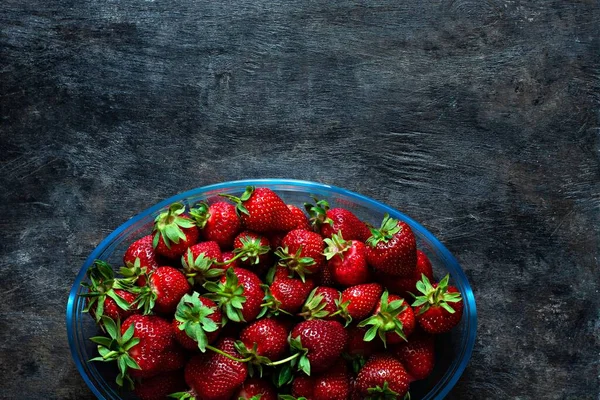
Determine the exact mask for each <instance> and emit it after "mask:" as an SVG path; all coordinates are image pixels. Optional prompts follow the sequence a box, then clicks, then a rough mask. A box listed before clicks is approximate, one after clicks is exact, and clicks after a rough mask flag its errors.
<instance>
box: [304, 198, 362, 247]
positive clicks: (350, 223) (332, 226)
mask: <svg viewBox="0 0 600 400" xmlns="http://www.w3.org/2000/svg"><path fill="white" fill-rule="evenodd" d="M314 200H315V202H316V204H315V205H313V204H309V203H305V204H304V207H305V208H306V211H308V214H309V215H310V222H311V223H312V225H313V226H314V227H315V229H316V231H317V232H320V233H321V235H322V236H323V237H326V238H330V237H331V236H332V235H333V234H334V233H338V232H341V235H342V236H343V237H344V238H345V239H346V240H360V241H361V242H364V241H365V240H367V239H368V238H369V236H371V232H369V228H368V227H367V225H365V223H364V222H362V221H361V220H360V219H359V218H358V217H357V216H356V215H354V214H353V213H352V212H351V211H349V210H346V209H345V208H331V209H330V208H329V203H327V201H325V200H317V199H316V198H315V199H314Z"/></svg>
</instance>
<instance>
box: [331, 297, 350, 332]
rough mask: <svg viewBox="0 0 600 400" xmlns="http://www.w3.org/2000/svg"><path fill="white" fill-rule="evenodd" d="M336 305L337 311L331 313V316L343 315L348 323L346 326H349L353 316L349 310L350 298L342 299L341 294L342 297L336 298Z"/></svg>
mask: <svg viewBox="0 0 600 400" xmlns="http://www.w3.org/2000/svg"><path fill="white" fill-rule="evenodd" d="M335 305H336V307H337V311H336V312H334V313H333V314H331V316H334V315H339V316H340V317H342V318H343V319H344V320H345V321H346V324H345V325H344V326H346V327H347V326H348V325H350V323H351V322H352V316H351V315H350V313H349V312H348V306H349V305H350V300H346V301H342V295H341V294H340V298H339V299H336V300H335Z"/></svg>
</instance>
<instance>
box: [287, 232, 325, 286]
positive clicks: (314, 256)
mask: <svg viewBox="0 0 600 400" xmlns="http://www.w3.org/2000/svg"><path fill="white" fill-rule="evenodd" d="M281 246H282V247H281V248H279V249H278V250H277V251H276V252H275V254H276V255H277V256H278V257H279V265H281V266H284V267H287V268H288V269H289V270H290V271H293V272H294V273H296V274H298V276H300V279H302V280H304V279H305V274H313V273H315V272H317V271H318V270H319V269H320V268H321V267H322V266H323V264H325V256H324V255H323V250H324V248H325V246H324V244H323V238H322V237H321V235H319V234H318V233H315V232H311V231H307V230H305V229H294V230H293V231H290V232H288V234H287V235H285V237H284V238H283V240H282V241H281Z"/></svg>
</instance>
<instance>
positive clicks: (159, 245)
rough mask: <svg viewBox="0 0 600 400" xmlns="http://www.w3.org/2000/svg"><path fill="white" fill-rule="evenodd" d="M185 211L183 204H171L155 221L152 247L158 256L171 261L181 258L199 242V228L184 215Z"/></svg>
mask: <svg viewBox="0 0 600 400" xmlns="http://www.w3.org/2000/svg"><path fill="white" fill-rule="evenodd" d="M184 211H185V206H184V205H183V204H182V203H175V204H171V206H170V207H169V209H168V210H167V211H164V212H162V213H160V214H159V215H158V216H157V217H156V219H155V220H154V231H153V235H154V237H153V239H152V246H153V247H154V251H156V254H159V255H161V256H164V257H167V258H170V259H175V258H179V257H181V256H182V255H183V253H185V251H186V250H187V248H188V247H190V246H191V245H193V244H194V243H196V242H197V241H198V236H199V233H198V228H197V227H196V225H195V224H194V221H192V220H191V219H190V218H189V217H188V216H186V215H184V214H183V213H184Z"/></svg>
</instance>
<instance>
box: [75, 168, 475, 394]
mask: <svg viewBox="0 0 600 400" xmlns="http://www.w3.org/2000/svg"><path fill="white" fill-rule="evenodd" d="M261 185H267V186H276V185H282V186H285V185H293V186H295V187H303V188H306V189H307V191H308V189H321V190H326V191H329V192H332V193H336V194H339V195H342V196H346V197H349V198H353V199H357V200H360V201H361V202H363V203H365V204H367V205H368V206H370V207H373V208H377V209H380V210H381V211H383V212H387V213H389V214H390V215H391V216H393V217H396V218H400V219H402V220H404V221H406V222H407V223H408V224H409V225H410V227H411V228H412V229H413V230H416V231H418V232H419V233H420V234H421V235H422V236H424V237H425V238H427V240H428V241H430V242H431V243H432V244H433V245H435V246H436V248H437V249H438V251H439V252H440V254H441V255H442V256H443V257H444V259H445V261H446V262H447V264H446V266H447V267H448V269H449V272H450V273H451V275H452V276H453V277H454V278H455V279H454V280H455V283H456V285H457V286H458V289H459V290H460V292H461V293H462V295H463V299H464V300H463V301H464V313H465V315H466V318H467V320H466V322H467V326H466V328H465V330H466V334H465V335H464V336H463V340H462V342H461V347H460V349H461V352H460V354H459V357H458V358H457V359H456V360H455V361H454V362H453V363H452V365H451V366H450V368H448V370H447V371H446V374H445V375H444V376H443V378H442V379H441V380H440V381H439V382H438V383H437V384H436V386H435V387H434V388H433V389H432V390H431V391H430V392H429V393H428V395H427V396H426V397H425V398H424V399H423V400H434V399H435V400H441V399H443V398H444V397H445V396H446V395H447V394H448V393H449V392H450V390H451V389H452V388H453V387H454V385H455V384H456V382H457V381H458V379H459V378H460V376H461V375H462V373H463V371H464V370H465V368H466V366H467V364H468V363H469V360H470V358H471V355H472V352H473V347H474V345H475V336H476V333H477V310H476V306H475V297H474V295H473V290H472V289H471V285H470V284H469V281H468V279H467V277H466V275H465V274H464V272H463V270H462V268H461V267H460V265H459V264H458V261H457V260H456V258H454V256H453V255H452V254H451V253H450V251H449V250H448V249H447V248H446V247H445V246H444V245H443V244H442V243H441V242H440V241H439V240H438V239H437V238H436V237H435V236H434V235H433V234H432V233H431V232H429V231H428V230H427V229H425V228H424V227H423V226H422V225H421V224H419V223H418V222H417V221H415V220H413V219H412V218H410V217H409V216H407V215H405V214H403V213H401V212H400V211H397V210H395V209H393V208H391V207H389V206H387V205H385V204H383V203H380V202H378V201H376V200H373V199H371V198H369V197H366V196H364V195H362V194H359V193H355V192H352V191H349V190H346V189H342V188H339V187H336V186H331V185H326V184H323V183H317V182H311V181H303V180H294V179H270V178H263V179H247V180H237V181H228V182H222V183H216V184H212V185H207V186H202V187H199V188H195V189H192V190H188V191H186V192H182V193H179V194H177V195H174V196H172V197H170V198H168V199H165V200H163V201H161V202H159V203H157V204H155V205H154V206H151V207H149V208H147V209H146V210H144V211H142V212H141V213H139V214H137V215H136V216H134V217H132V218H131V219H129V220H128V221H126V222H125V223H123V224H122V225H121V226H119V227H118V228H117V229H115V230H114V231H113V232H112V233H111V234H110V235H108V236H107V237H106V238H105V239H104V240H102V242H100V244H99V245H98V246H97V247H96V248H95V249H94V251H92V253H91V254H90V255H89V257H88V258H87V259H86V261H85V263H84V264H83V266H82V268H81V269H80V271H79V273H78V274H77V277H76V279H75V282H74V283H73V286H72V288H71V290H70V292H69V299H68V301H67V314H66V323H67V336H68V341H69V348H70V349H71V356H72V357H73V360H74V361H75V364H76V367H77V370H78V371H79V373H80V374H81V377H82V378H83V379H84V381H85V383H86V384H87V386H88V387H89V388H90V390H91V391H92V392H93V393H94V395H95V396H96V397H97V398H98V399H105V397H104V395H103V394H102V393H100V391H99V390H98V388H97V387H96V385H95V384H94V382H92V381H91V379H90V377H89V376H88V374H87V372H86V371H85V369H84V366H83V365H82V362H81V360H80V358H79V357H78V354H79V353H78V349H77V344H76V340H75V332H74V324H73V322H74V317H75V315H74V312H75V307H74V305H75V303H76V300H77V293H78V291H79V288H80V285H81V282H82V281H83V280H84V279H85V274H86V271H87V269H88V268H89V266H91V265H92V263H93V262H94V260H95V259H97V258H98V257H99V256H100V255H101V254H102V252H103V251H104V249H106V248H107V247H108V246H109V245H110V244H111V243H112V242H113V241H114V240H115V239H116V238H117V237H119V235H121V234H122V233H123V232H124V231H125V230H127V229H128V228H129V227H130V226H132V225H135V224H136V223H137V222H138V221H140V220H142V219H144V218H146V217H148V216H149V215H151V214H154V213H155V212H157V211H159V210H161V209H163V208H165V207H166V206H168V205H170V204H171V203H174V202H176V201H180V200H182V199H185V198H188V197H193V196H198V195H200V194H203V193H205V192H209V191H218V190H224V189H230V188H236V187H242V188H243V187H245V186H261ZM282 190H285V189H284V188H282Z"/></svg>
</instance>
